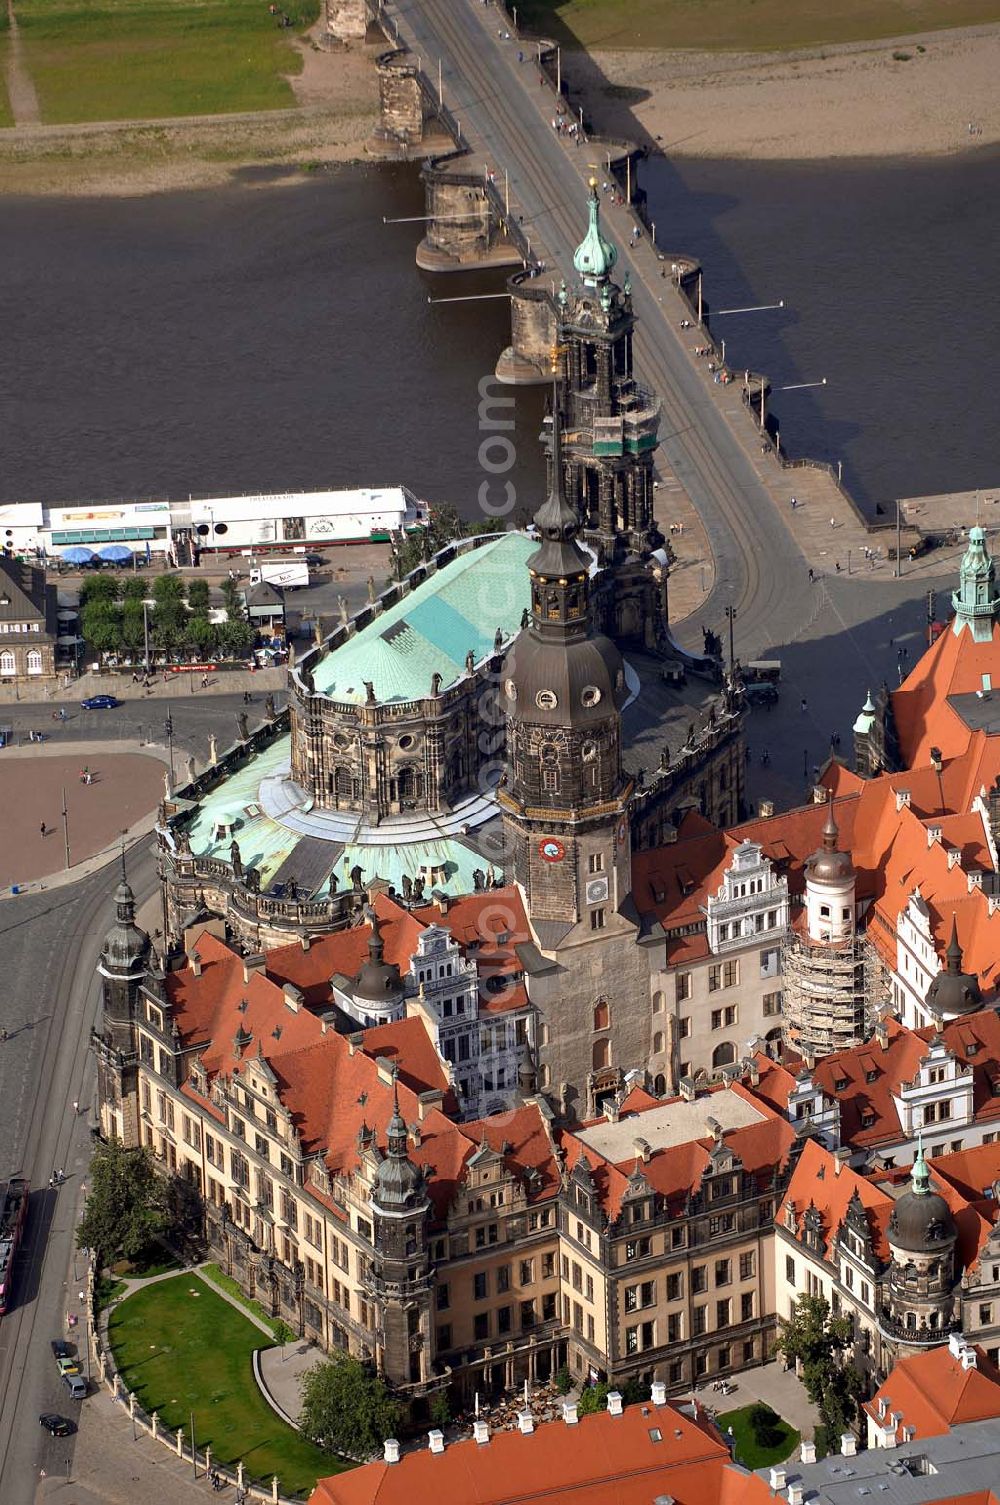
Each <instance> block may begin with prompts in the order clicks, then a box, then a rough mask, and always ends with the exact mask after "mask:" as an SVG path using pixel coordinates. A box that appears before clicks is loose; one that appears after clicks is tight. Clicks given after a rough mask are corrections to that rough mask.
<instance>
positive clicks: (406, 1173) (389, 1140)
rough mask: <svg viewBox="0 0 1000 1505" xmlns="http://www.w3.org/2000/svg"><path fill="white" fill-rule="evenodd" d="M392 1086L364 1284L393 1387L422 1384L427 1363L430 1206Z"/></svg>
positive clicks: (374, 1191)
mask: <svg viewBox="0 0 1000 1505" xmlns="http://www.w3.org/2000/svg"><path fill="white" fill-rule="evenodd" d="M408 1143H409V1136H408V1133H407V1128H406V1122H405V1120H404V1118H403V1115H402V1113H401V1112H400V1110H399V1091H398V1086H397V1084H396V1083H394V1084H393V1103H392V1117H391V1118H390V1120H389V1125H388V1129H387V1131H386V1150H385V1154H384V1156H383V1157H382V1159H381V1160H380V1162H379V1165H378V1168H377V1170H376V1172H375V1181H374V1184H373V1186H372V1189H371V1211H372V1219H373V1224H374V1228H373V1238H372V1242H373V1245H374V1250H373V1255H372V1259H371V1265H370V1274H369V1280H368V1285H369V1289H370V1291H371V1294H372V1295H373V1296H374V1298H375V1299H376V1301H377V1302H378V1303H379V1306H380V1309H381V1324H380V1326H381V1335H380V1349H379V1367H380V1369H381V1370H382V1371H383V1372H384V1373H385V1375H386V1377H387V1379H389V1380H390V1381H392V1383H393V1384H396V1385H406V1384H412V1383H416V1382H419V1381H422V1380H426V1379H427V1378H428V1377H429V1375H430V1363H431V1358H432V1354H431V1311H430V1292H431V1281H430V1270H429V1264H428V1254H427V1229H428V1223H429V1220H430V1213H431V1201H430V1196H429V1194H428V1190H427V1183H426V1180H425V1178H424V1173H423V1171H422V1169H421V1168H420V1167H419V1166H417V1165H415V1164H414V1163H413V1161H412V1160H411V1159H410V1157H409V1153H408Z"/></svg>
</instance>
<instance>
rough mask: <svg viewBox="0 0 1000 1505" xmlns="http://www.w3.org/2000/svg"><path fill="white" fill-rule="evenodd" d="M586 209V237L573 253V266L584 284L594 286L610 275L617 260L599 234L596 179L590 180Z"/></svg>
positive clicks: (611, 247) (615, 253)
mask: <svg viewBox="0 0 1000 1505" xmlns="http://www.w3.org/2000/svg"><path fill="white" fill-rule="evenodd" d="M587 207H588V209H589V211H590V224H589V225H588V226H587V233H586V235H585V236H584V237H583V239H582V240H581V242H580V244H579V245H578V246H577V248H576V250H575V251H574V253H573V265H574V266H575V267H576V269H577V271H578V272H579V273H580V276H581V277H582V278H583V280H584V283H585V284H586V285H589V286H594V285H596V284H597V283H598V282H603V281H604V280H605V278H607V277H609V276H610V275H611V269H612V267H613V266H614V264H615V262H616V261H617V260H618V252H617V251H616V250H615V248H614V246H613V245H612V244H611V242H610V241H609V240H605V239H604V236H603V235H602V234H601V204H600V200H599V199H598V197H597V179H596V178H591V180H590V199H589V200H588V205H587Z"/></svg>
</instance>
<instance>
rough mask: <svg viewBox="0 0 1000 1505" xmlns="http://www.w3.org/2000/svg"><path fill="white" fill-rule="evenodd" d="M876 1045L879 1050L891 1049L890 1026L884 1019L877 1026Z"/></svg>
mask: <svg viewBox="0 0 1000 1505" xmlns="http://www.w3.org/2000/svg"><path fill="white" fill-rule="evenodd" d="M875 1043H876V1044H877V1045H878V1048H879V1050H888V1049H889V1026H888V1025H887V1024H886V1022H885V1020H884V1019H880V1020H879V1021H878V1023H877V1024H876V1026H875Z"/></svg>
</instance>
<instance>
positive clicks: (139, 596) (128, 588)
mask: <svg viewBox="0 0 1000 1505" xmlns="http://www.w3.org/2000/svg"><path fill="white" fill-rule="evenodd" d="M121 596H122V600H123V601H145V599H146V582H145V580H144V579H143V578H142V576H141V575H129V576H127V577H126V579H125V580H124V581H123V582H122V588H121Z"/></svg>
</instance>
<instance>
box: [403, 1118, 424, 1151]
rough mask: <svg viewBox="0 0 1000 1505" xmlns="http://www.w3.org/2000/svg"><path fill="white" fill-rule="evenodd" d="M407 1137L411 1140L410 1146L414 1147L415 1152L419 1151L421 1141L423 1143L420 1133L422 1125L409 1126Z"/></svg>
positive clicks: (407, 1127)
mask: <svg viewBox="0 0 1000 1505" xmlns="http://www.w3.org/2000/svg"><path fill="white" fill-rule="evenodd" d="M406 1137H407V1139H408V1140H409V1142H410V1144H411V1145H412V1146H413V1148H414V1149H415V1150H419V1148H420V1145H421V1141H422V1136H421V1133H420V1125H419V1124H407V1126H406Z"/></svg>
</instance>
